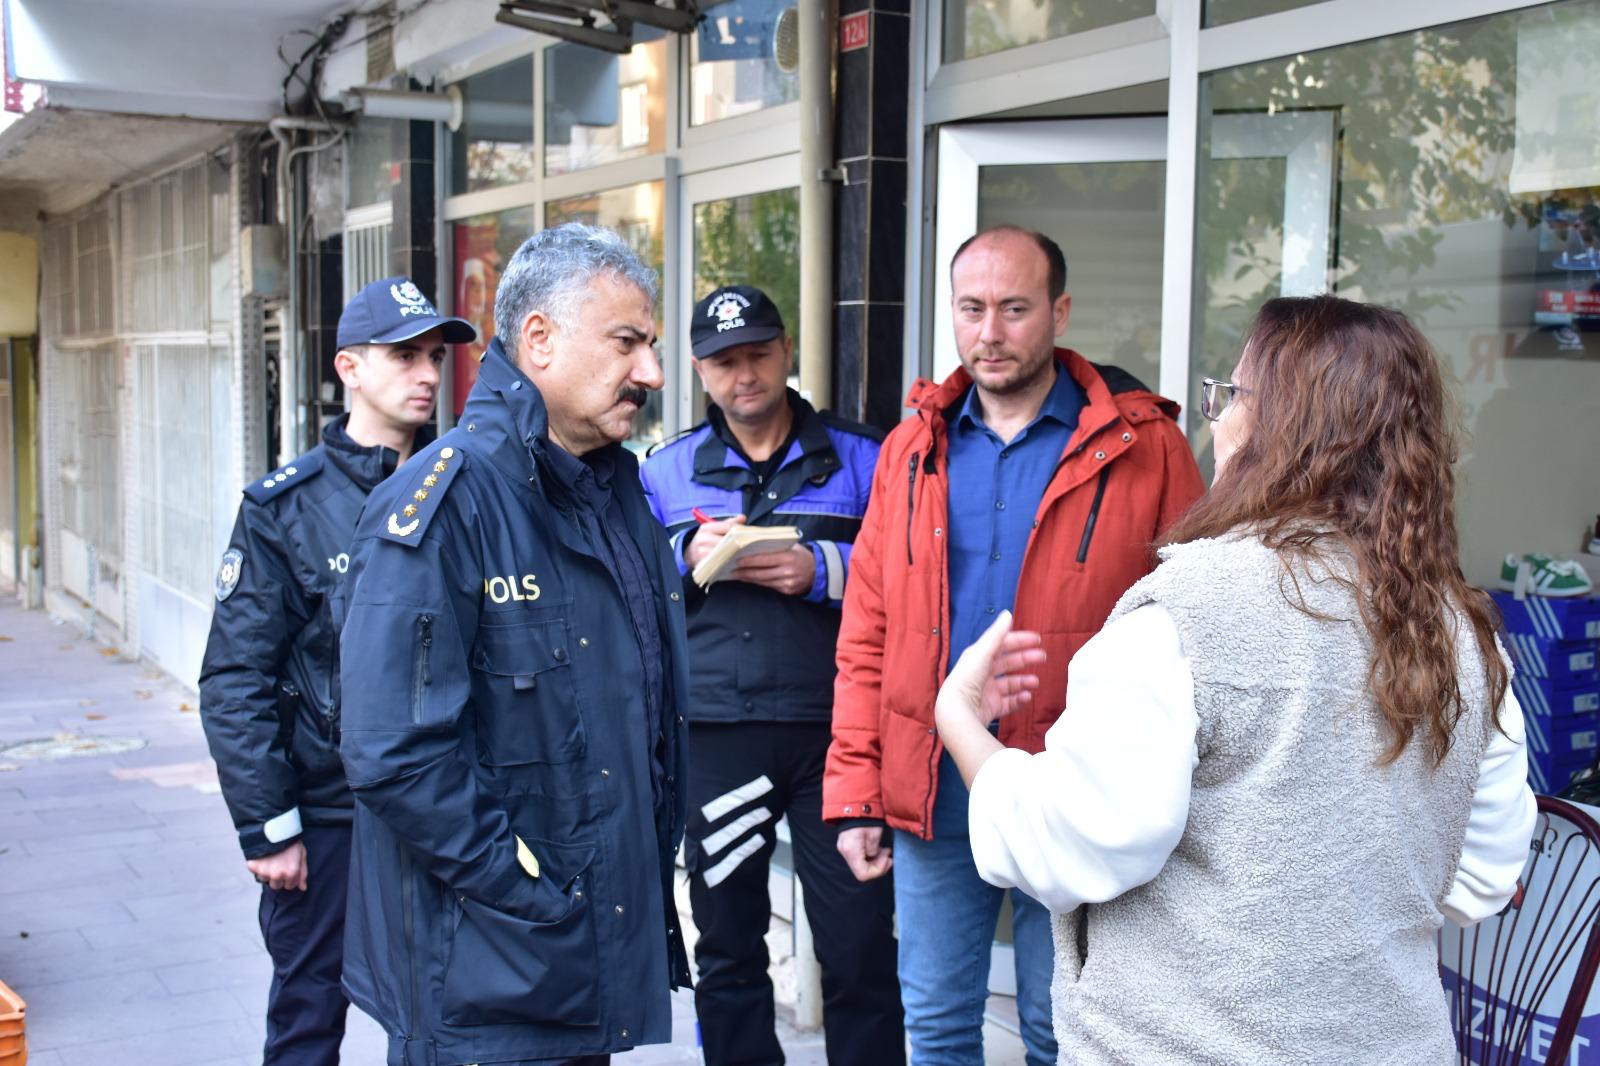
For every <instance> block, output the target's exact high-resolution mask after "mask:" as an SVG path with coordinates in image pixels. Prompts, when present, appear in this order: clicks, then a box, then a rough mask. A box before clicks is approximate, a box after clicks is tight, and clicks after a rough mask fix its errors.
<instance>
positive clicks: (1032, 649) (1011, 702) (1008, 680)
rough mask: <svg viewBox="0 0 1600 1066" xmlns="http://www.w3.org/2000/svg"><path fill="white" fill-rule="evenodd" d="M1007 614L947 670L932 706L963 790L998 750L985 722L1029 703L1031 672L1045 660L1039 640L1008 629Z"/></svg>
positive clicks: (1033, 684) (1034, 683) (1034, 679)
mask: <svg viewBox="0 0 1600 1066" xmlns="http://www.w3.org/2000/svg"><path fill="white" fill-rule="evenodd" d="M1011 621H1012V619H1011V612H1010V611H1001V612H1000V617H998V618H996V619H995V620H994V624H993V625H991V626H990V627H989V628H988V629H987V630H985V631H984V634H983V636H981V637H979V638H978V639H977V641H975V642H974V643H973V644H972V646H971V647H969V648H968V649H967V650H966V651H964V652H962V653H961V658H960V659H958V660H956V664H955V666H954V667H952V668H951V670H950V674H949V676H947V677H946V678H945V681H944V685H943V686H942V687H940V689H939V699H938V702H936V703H935V704H934V720H935V722H936V723H937V724H938V726H939V739H941V740H943V741H944V746H945V750H946V751H948V752H949V753H950V757H951V758H952V759H954V760H955V762H956V766H957V768H959V769H960V771H961V777H962V780H964V781H965V782H966V783H967V784H968V785H969V786H970V785H971V784H972V779H973V778H974V777H976V776H977V773H978V768H979V767H981V766H982V765H983V763H984V762H985V760H987V759H988V758H989V756H991V755H993V754H994V753H995V752H997V751H999V750H1000V747H1001V745H1000V742H999V741H998V740H996V739H995V738H994V737H993V736H992V735H991V734H990V733H989V723H990V722H992V721H994V720H995V719H996V718H1000V717H1003V716H1004V715H1007V714H1011V713H1012V712H1013V711H1016V710H1018V709H1019V708H1021V707H1025V706H1026V705H1027V704H1028V703H1030V702H1032V700H1033V691H1034V689H1037V688H1038V687H1039V675H1038V674H1037V673H1035V672H1034V671H1035V670H1036V669H1037V668H1038V666H1039V664H1041V663H1043V662H1044V661H1045V658H1046V656H1045V652H1044V648H1043V647H1041V645H1042V644H1043V643H1044V638H1043V637H1041V636H1040V635H1039V634H1038V633H1033V632H1029V631H1027V630H1017V631H1015V632H1013V631H1012V629H1011Z"/></svg>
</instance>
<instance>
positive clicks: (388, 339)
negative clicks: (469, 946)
mask: <svg viewBox="0 0 1600 1066" xmlns="http://www.w3.org/2000/svg"><path fill="white" fill-rule="evenodd" d="M476 336H477V332H476V331H475V330H474V329H473V328H472V327H471V326H470V325H468V324H467V323H466V322H465V321H463V320H462V319H459V318H441V317H440V316H439V314H438V312H437V311H435V310H434V308H433V305H432V304H430V303H429V302H428V299H427V297H425V296H423V295H422V293H421V292H420V291H418V289H417V287H416V286H415V285H414V284H412V283H411V281H410V280H409V279H407V278H385V279H384V280H382V281H377V282H373V283H372V284H371V285H368V286H367V287H366V288H364V289H362V290H361V291H360V292H359V293H357V294H356V297H355V299H353V300H351V301H350V304H349V306H347V307H346V308H345V309H344V314H343V315H341V316H340V318H339V332H338V335H337V340H338V345H339V352H338V355H337V356H335V358H334V366H335V368H336V369H337V370H338V372H339V378H340V380H341V381H343V382H344V385H345V388H346V389H347V390H348V395H349V398H350V411H349V413H348V414H346V415H342V416H340V417H339V418H337V419H335V420H334V421H332V422H330V423H329V424H328V425H327V427H326V428H324V430H323V432H322V443H321V444H319V445H317V447H315V448H313V449H311V451H309V452H307V453H306V454H304V455H302V456H300V457H299V458H297V459H295V460H294V461H293V462H291V463H289V464H288V465H287V466H284V467H282V468H281V469H279V470H276V471H273V472H272V473H271V474H268V475H266V476H265V477H263V478H261V479H260V480H258V481H252V482H250V483H249V484H248V485H246V486H245V489H244V501H243V502H242V503H241V504H240V505H239V519H238V521H237V523H235V525H234V530H233V539H232V540H231V541H230V542H229V544H228V550H227V551H226V552H225V553H224V554H223V556H222V568H221V569H220V570H219V571H218V573H217V581H216V597H217V606H216V610H215V612H214V613H213V615H212V619H211V637H210V639H209V640H208V641H207V643H206V653H205V661H204V663H203V665H202V667H201V671H200V715H201V721H202V722H203V723H204V725H205V730H206V739H207V740H208V741H209V742H210V745H211V754H212V757H213V758H215V759H216V762H217V772H218V776H219V777H220V778H221V780H222V794H223V798H224V799H226V800H227V802H228V810H229V812H230V813H231V814H232V815H233V824H234V826H235V827H236V828H237V829H238V831H239V843H240V845H241V846H242V847H243V849H244V857H245V860H246V861H245V865H246V866H247V867H248V868H249V870H250V872H251V873H252V874H254V875H255V879H256V880H257V881H259V882H260V883H261V885H262V890H261V933H262V936H263V937H265V939H266V943H267V950H268V952H269V953H270V954H271V955H272V965H273V976H272V988H271V991H270V992H269V993H268V1000H267V1043H266V1052H265V1062H266V1063H267V1066H275V1064H280V1063H281V1064H294V1066H320V1064H324V1063H337V1062H338V1061H339V1042H340V1040H341V1038H342V1037H343V1035H344V1019H345V1010H346V1007H347V1002H346V1000H345V998H344V995H343V993H342V992H341V990H340V987H339V976H340V970H341V969H342V960H343V940H344V912H345V885H346V881H347V875H348V868H349V861H350V808H351V802H350V790H349V788H348V787H347V786H346V785H345V779H344V768H343V767H342V766H341V765H340V762H339V687H338V671H339V658H338V650H337V643H336V638H337V633H336V632H335V630H334V627H333V623H332V620H331V616H330V611H329V596H330V593H331V592H332V591H333V588H334V586H335V584H336V583H337V582H338V581H339V580H340V575H342V574H343V573H345V571H346V570H347V569H348V568H349V565H350V557H349V555H348V554H347V553H348V551H349V549H350V544H351V541H352V539H353V538H354V536H355V529H356V519H357V518H358V517H359V516H360V514H361V506H362V504H363V503H365V502H366V499H367V494H368V493H370V492H371V491H372V490H373V489H374V488H376V487H377V485H378V483H379V482H381V481H382V480H383V479H384V478H386V477H388V476H389V475H390V474H391V473H393V472H394V470H395V467H396V466H397V465H398V464H400V463H402V462H404V461H405V459H406V457H407V456H409V455H410V454H411V451H412V448H413V445H414V442H415V438H416V435H417V431H418V430H419V429H421V428H422V427H423V425H424V424H425V423H426V422H427V421H428V419H429V418H430V417H432V415H433V407H434V394H435V392H436V390H437V389H438V387H439V364H440V363H441V362H442V361H443V359H444V351H445V349H444V346H445V344H447V343H450V344H464V343H466V342H469V341H471V340H473V339H474V338H475V337H476Z"/></svg>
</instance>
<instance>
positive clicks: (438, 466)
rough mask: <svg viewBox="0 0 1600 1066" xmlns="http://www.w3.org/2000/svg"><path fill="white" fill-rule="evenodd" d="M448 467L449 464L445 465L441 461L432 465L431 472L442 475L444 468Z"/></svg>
mask: <svg viewBox="0 0 1600 1066" xmlns="http://www.w3.org/2000/svg"><path fill="white" fill-rule="evenodd" d="M449 465H450V464H449V463H446V462H444V461H442V460H441V461H440V462H437V463H434V464H433V472H434V473H435V474H442V473H444V472H445V468H446V467H448V466H449Z"/></svg>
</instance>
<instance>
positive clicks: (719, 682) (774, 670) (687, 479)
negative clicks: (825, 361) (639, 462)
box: [641, 389, 883, 722]
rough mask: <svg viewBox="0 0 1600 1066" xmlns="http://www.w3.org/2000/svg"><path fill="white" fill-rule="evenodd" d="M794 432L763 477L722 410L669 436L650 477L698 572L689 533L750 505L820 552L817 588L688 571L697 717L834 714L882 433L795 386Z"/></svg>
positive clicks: (765, 521)
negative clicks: (838, 660)
mask: <svg viewBox="0 0 1600 1066" xmlns="http://www.w3.org/2000/svg"><path fill="white" fill-rule="evenodd" d="M788 400H789V407H790V410H791V411H792V412H793V415H794V429H793V431H792V432H791V437H792V443H791V444H790V445H789V448H788V451H787V452H786V453H785V454H784V456H783V459H782V460H781V462H780V463H779V465H778V468H777V470H776V471H774V472H773V473H772V475H771V476H770V478H768V479H767V480H766V481H761V480H760V478H759V477H758V476H757V474H756V473H755V472H754V471H753V470H752V469H751V467H750V463H749V462H748V461H747V460H746V459H745V457H744V456H743V455H742V454H741V453H740V451H739V449H738V442H737V441H736V440H735V439H734V438H733V436H732V433H731V431H729V430H728V428H727V424H726V422H725V421H724V419H723V417H722V414H721V412H720V411H719V410H718V409H717V408H716V406H715V405H713V406H712V408H711V409H710V411H709V412H708V417H707V419H706V421H705V422H704V423H702V424H701V425H699V426H697V427H695V428H694V429H693V430H690V431H689V432H688V433H687V434H686V435H684V436H682V437H679V438H677V439H675V440H671V441H668V442H666V443H665V444H662V445H659V446H658V447H657V449H655V450H654V452H653V454H652V455H651V456H650V458H649V460H648V461H647V462H646V463H645V464H644V469H643V470H642V471H641V476H642V477H643V478H644V485H645V492H646V493H647V494H648V495H649V497H650V508H651V510H652V511H654V512H655V516H656V518H657V519H659V520H660V521H661V524H662V525H664V526H665V527H666V528H667V532H668V533H669V534H670V535H671V537H672V550H673V556H674V561H675V562H676V563H677V566H678V572H679V573H680V574H684V575H687V573H688V569H689V568H688V564H687V563H686V562H685V561H684V556H683V551H684V541H685V539H686V538H687V537H688V535H689V534H690V533H691V532H693V530H694V528H695V526H696V524H697V522H696V519H695V517H694V514H693V512H694V509H695V508H697V507H698V508H699V509H700V511H701V513H702V514H705V515H708V516H710V517H713V518H730V517H732V516H733V515H736V514H743V515H744V516H745V517H746V520H747V521H748V522H749V523H750V524H751V525H763V526H771V525H776V526H785V525H792V526H796V527H798V528H799V530H800V533H801V536H802V537H803V538H804V541H803V542H802V543H803V544H804V545H805V546H806V547H808V548H809V549H810V550H811V553H812V556H813V557H814V559H815V560H816V567H817V572H816V578H815V580H814V581H813V582H812V586H811V589H810V591H809V592H807V593H806V594H804V595H802V596H788V595H784V594H783V593H781V592H777V591H775V590H773V589H768V588H763V587H761V586H760V585H751V584H747V583H745V582H741V581H721V582H718V583H716V584H714V585H712V586H711V588H710V589H709V590H705V591H702V590H701V589H700V588H699V587H698V586H697V585H695V584H694V582H693V581H688V580H686V581H685V582H684V596H685V597H686V602H687V605H688V616H689V651H690V654H691V655H692V656H693V660H692V661H693V663H694V669H693V671H692V672H691V674H690V689H689V718H690V719H691V720H692V721H696V722H748V721H823V722H826V721H829V720H830V719H831V718H832V716H833V678H834V663H833V652H834V644H835V642H836V641H837V640H838V636H839V605H840V602H841V601H842V600H843V599H844V584H845V577H846V575H847V574H848V571H849V567H850V552H851V547H852V545H853V544H854V543H855V539H856V533H857V531H858V530H859V529H860V528H861V519H862V517H863V516H864V515H865V514H866V513H867V497H868V495H869V494H870V493H871V491H872V471H873V468H874V467H875V466H876V465H877V461H878V446H879V442H880V441H881V440H882V438H883V435H882V434H881V433H879V432H878V431H877V430H875V429H872V428H871V427H868V426H863V425H860V424H859V423H856V422H850V421H848V420H846V419H843V418H838V417H836V416H834V415H832V414H830V413H828V412H826V411H824V412H820V413H819V412H818V411H816V410H814V409H813V408H812V406H811V405H810V404H809V403H807V402H806V401H805V400H804V399H802V398H801V397H800V395H799V393H797V392H795V391H794V390H793V389H790V390H789V395H788Z"/></svg>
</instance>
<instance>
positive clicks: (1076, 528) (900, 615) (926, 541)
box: [822, 348, 1204, 838]
mask: <svg viewBox="0 0 1600 1066" xmlns="http://www.w3.org/2000/svg"><path fill="white" fill-rule="evenodd" d="M1056 359H1057V360H1059V361H1060V363H1061V365H1062V366H1063V367H1065V368H1066V370H1067V372H1068V373H1070V374H1071V375H1072V377H1073V379H1074V380H1075V381H1077V383H1078V384H1079V385H1080V386H1082V388H1083V391H1084V394H1085V403H1084V407H1083V410H1082V412H1081V413H1080V414H1079V416H1078V428H1077V430H1076V431H1075V432H1074V433H1073V435H1072V439H1071V440H1070V441H1068V442H1067V447H1066V450H1065V451H1064V452H1063V453H1062V456H1061V462H1060V464H1059V465H1058V466H1057V467H1056V472H1055V475H1054V477H1052V478H1051V480H1050V484H1049V487H1048V488H1046V490H1045V494H1044V498H1043V499H1042V500H1041V501H1040V503H1039V510H1038V513H1037V514H1036V515H1035V516H1034V530H1033V534H1032V536H1031V537H1030V538H1029V540H1028V547H1027V553H1026V554H1025V555H1024V556H1023V560H1022V576H1021V579H1020V580H1019V582H1018V584H1017V598H1016V610H1015V614H1016V619H1017V626H1018V628H1021V629H1033V630H1038V631H1039V632H1040V633H1042V634H1043V635H1044V643H1045V651H1046V652H1047V653H1048V654H1049V656H1050V659H1049V662H1048V663H1047V664H1046V665H1045V668H1044V670H1043V672H1042V673H1041V675H1040V686H1039V690H1038V691H1037V692H1036V693H1035V694H1034V699H1033V702H1032V703H1031V704H1030V705H1029V707H1028V708H1027V709H1026V710H1024V711H1022V712H1019V713H1017V714H1015V715H1012V716H1010V717H1008V718H1006V719H1005V720H1003V721H1002V722H1001V723H1000V739H1001V741H1002V742H1003V743H1005V744H1006V745H1008V746H1009V747H1015V748H1023V749H1025V750H1027V751H1041V750H1043V748H1044V734H1045V731H1046V730H1048V729H1049V728H1050V726H1051V725H1052V724H1054V722H1055V720H1056V719H1057V718H1058V717H1060V715H1061V711H1062V709H1063V707H1064V706H1065V704H1066V687H1067V670H1066V667H1067V663H1068V662H1069V661H1070V660H1071V659H1072V656H1073V655H1074V654H1076V653H1077V650H1078V649H1079V648H1080V647H1082V646H1083V645H1084V643H1086V642H1087V641H1088V639H1089V638H1090V637H1092V636H1093V635H1094V634H1095V633H1096V632H1097V631H1098V630H1099V629H1100V627H1101V625H1103V624H1104V623H1105V620H1106V617H1107V616H1108V615H1109V614H1110V613H1111V608H1112V607H1114V606H1115V605H1116V602H1117V600H1118V599H1119V598H1120V597H1121V596H1122V594H1123V592H1125V591H1126V590H1127V588H1128V586H1130V585H1132V584H1133V583H1134V582H1135V581H1137V580H1138V579H1139V578H1141V577H1143V576H1144V575H1145V574H1147V573H1149V572H1150V570H1151V568H1152V567H1153V565H1154V563H1155V555H1154V552H1153V551H1152V545H1153V543H1154V542H1155V540H1156V539H1157V537H1158V536H1159V535H1160V534H1161V532H1162V531H1163V530H1164V529H1166V528H1167V526H1169V525H1170V524H1171V523H1172V522H1173V520H1174V519H1176V518H1177V517H1178V515H1180V514H1182V513H1183V511H1184V510H1185V509H1186V508H1187V507H1188V506H1189V505H1190V504H1191V503H1193V502H1194V501H1195V500H1196V499H1197V498H1199V496H1200V494H1201V492H1203V491H1204V487H1203V486H1202V484H1201V482H1200V471H1199V469H1198V468H1197V467H1196V466H1195V462H1194V456H1193V455H1192V454H1191V453H1190V451H1189V445H1188V442H1187V441H1186V440H1184V437H1183V433H1182V432H1181V431H1180V430H1179V429H1178V426H1177V423H1176V421H1175V419H1176V417H1177V413H1178V405H1177V404H1175V403H1173V402H1171V401H1170V400H1165V399H1162V398H1161V397H1160V396H1157V395H1155V394H1154V393H1152V392H1150V391H1149V390H1148V389H1146V388H1145V387H1144V386H1143V385H1141V384H1140V383H1139V382H1138V381H1136V380H1135V379H1134V378H1133V377H1132V376H1130V375H1128V374H1126V373H1124V372H1122V371H1120V370H1117V369H1115V368H1111V367H1100V366H1096V365H1095V364H1093V363H1090V362H1089V361H1088V360H1086V359H1084V358H1083V357H1082V356H1081V355H1079V354H1078V353H1077V352H1073V351H1069V350H1067V349H1064V348H1057V349H1056ZM971 381H972V379H971V378H970V377H969V376H968V375H967V372H966V371H965V370H962V369H958V370H957V371H956V372H955V373H954V374H951V375H950V377H948V378H946V379H945V380H944V382H943V383H942V384H935V383H934V382H931V381H926V380H922V381H918V382H917V384H916V385H915V386H914V387H913V388H912V390H911V395H910V397H909V398H908V400H907V404H908V405H909V406H911V407H914V408H916V409H917V414H916V415H914V416H912V417H911V418H908V419H906V421H904V422H902V423H901V424H900V425H899V426H898V427H896V429H895V430H894V432H892V433H890V434H889V437H888V439H887V440H885V441H884V443H883V451H882V453H881V454H880V455H879V457H878V466H877V470H876V472H875V474H874V477H873V484H872V499H871V503H870V504H869V505H868V507H867V516H866V519H865V520H864V523H863V525H862V527H861V532H860V533H859V534H858V535H857V536H856V542H855V551H854V554H853V556H852V557H851V560H850V580H849V582H848V584H847V585H846V587H845V599H844V617H843V620H842V623H841V626H840V630H839V645H838V662H839V676H838V680H837V681H836V682H835V684H834V694H833V744H832V746H831V747H830V748H829V750H828V765H827V771H826V774H825V776H824V778H823V785H822V816H823V817H824V818H827V819H830V820H840V819H853V818H881V819H883V820H885V821H886V822H888V824H889V825H891V826H893V827H894V828H896V829H904V830H907V831H908V832H912V833H916V834H918V835H919V836H922V837H924V838H926V837H928V836H930V835H931V821H932V813H933V798H934V791H935V789H936V788H937V783H938V777H939V774H938V767H939V755H940V753H941V751H942V750H943V745H941V744H940V743H939V738H938V736H937V735H936V733H935V730H934V727H933V701H934V697H935V696H936V695H937V694H938V691H939V684H940V682H941V681H942V680H943V679H944V676H945V671H946V670H947V669H948V666H949V664H948V661H947V660H948V658H949V640H948V638H947V637H946V635H945V634H946V633H947V632H948V631H949V627H950V601H949V595H950V590H949V572H950V571H949V565H948V561H947V559H946V548H947V538H946V536H945V525H946V522H947V521H948V510H947V507H946V503H947V494H948V492H949V487H950V483H949V479H948V466H947V463H946V459H947V449H946V445H945V436H946V431H947V422H946V418H947V415H948V414H949V413H950V412H952V411H953V410H954V409H955V408H956V405H957V404H958V403H959V402H960V400H961V398H962V397H963V395H964V394H965V393H966V390H967V386H968V385H969V384H970V383H971Z"/></svg>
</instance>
